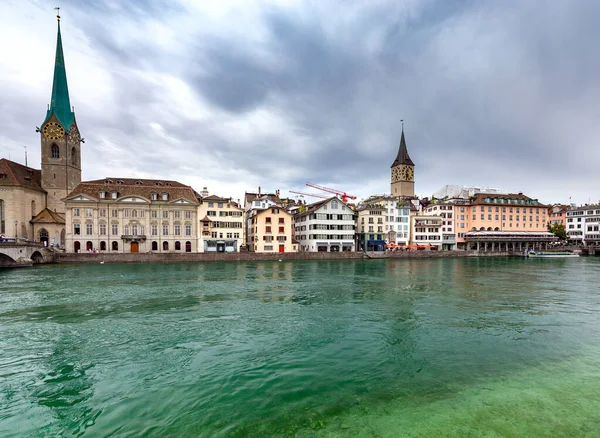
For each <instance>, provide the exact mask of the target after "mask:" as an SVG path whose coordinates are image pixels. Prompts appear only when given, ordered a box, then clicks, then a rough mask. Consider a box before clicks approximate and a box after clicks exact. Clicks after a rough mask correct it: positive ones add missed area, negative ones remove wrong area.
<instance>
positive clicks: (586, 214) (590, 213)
mask: <svg viewBox="0 0 600 438" xmlns="http://www.w3.org/2000/svg"><path fill="white" fill-rule="evenodd" d="M566 221H567V223H566V225H567V226H566V228H567V236H568V237H569V241H571V242H572V243H576V244H583V245H597V244H599V243H600V228H599V227H600V204H599V205H584V206H581V207H575V208H572V209H570V210H568V211H567V212H566Z"/></svg>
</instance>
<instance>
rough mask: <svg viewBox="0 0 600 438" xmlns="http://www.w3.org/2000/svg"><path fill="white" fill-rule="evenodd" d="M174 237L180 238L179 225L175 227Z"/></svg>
mask: <svg viewBox="0 0 600 438" xmlns="http://www.w3.org/2000/svg"><path fill="white" fill-rule="evenodd" d="M175 235H176V236H181V225H175Z"/></svg>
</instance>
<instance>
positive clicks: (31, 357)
mask: <svg viewBox="0 0 600 438" xmlns="http://www.w3.org/2000/svg"><path fill="white" fill-rule="evenodd" d="M598 274H600V263H599V261H598V259H593V258H589V259H583V258H582V259H577V260H575V259H563V260H524V259H510V258H480V259H479V258H474V259H448V260H441V259H438V260H418V259H410V260H402V259H395V260H368V261H359V260H353V261H319V262H310V261H298V262H288V261H286V262H256V263H209V264H193V263H187V264H158V265H142V264H131V265H99V264H98V265H71V266H40V267H36V268H33V269H28V270H19V271H17V270H14V271H13V270H5V271H0V351H1V352H2V353H1V355H0V383H1V384H2V391H1V392H0V435H1V436H29V435H51V436H56V435H80V436H81V435H92V436H107V435H110V434H113V435H114V436H127V435H131V434H135V435H144V436H168V435H174V436H215V435H222V436H268V435H281V436H289V435H294V434H297V435H298V436H313V435H315V434H323V435H324V436H338V435H365V436H370V435H374V436H398V435H399V434H402V435H404V436H436V435H440V436H467V435H469V434H478V433H479V432H481V431H482V430H485V431H488V432H489V431H490V430H491V431H492V432H493V433H492V434H496V435H500V436H507V435H508V436H510V435H519V434H520V435H529V436H539V435H552V432H553V431H555V432H556V431H560V433H564V436H577V435H578V434H579V435H581V436H585V434H586V433H587V432H586V431H588V432H589V431H591V430H600V429H598V428H596V429H594V427H595V426H597V425H598V422H599V414H598V413H596V409H593V408H592V404H593V405H594V406H596V404H597V402H598V396H597V395H595V394H600V391H596V392H594V390H598V389H600V383H598V382H600V379H598V377H599V376H598V375H597V371H596V370H597V369H598V365H600V353H599V352H598V350H597V348H596V347H595V346H596V339H597V336H598V334H599V331H600V330H599V328H600V327H599V323H598V319H597V318H596V314H597V312H598V310H600V290H599V288H598V286H597V278H598ZM559 399H561V400H564V401H565V402H564V403H561V402H560V400H559ZM568 403H573V405H572V406H571V405H569V404H568ZM528 416H531V417H532V418H533V417H535V416H538V417H540V418H545V419H546V420H545V423H544V424H541V425H540V424H538V423H539V422H533V423H532V424H534V425H535V426H531V425H530V424H529V423H527V422H525V421H523V418H528ZM576 422H578V423H577V424H576ZM557 423H560V424H557ZM560 433H558V435H560ZM554 436H557V435H556V434H554Z"/></svg>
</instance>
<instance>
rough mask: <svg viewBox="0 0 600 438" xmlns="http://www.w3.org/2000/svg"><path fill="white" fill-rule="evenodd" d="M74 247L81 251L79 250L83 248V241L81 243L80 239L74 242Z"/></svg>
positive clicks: (76, 250)
mask: <svg viewBox="0 0 600 438" xmlns="http://www.w3.org/2000/svg"><path fill="white" fill-rule="evenodd" d="M73 249H74V250H75V252H79V250H80V249H81V243H79V240H76V241H75V242H73Z"/></svg>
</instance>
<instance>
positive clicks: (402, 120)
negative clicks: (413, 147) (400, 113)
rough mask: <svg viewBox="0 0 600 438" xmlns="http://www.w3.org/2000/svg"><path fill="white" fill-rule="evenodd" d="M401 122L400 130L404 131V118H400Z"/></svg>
mask: <svg viewBox="0 0 600 438" xmlns="http://www.w3.org/2000/svg"><path fill="white" fill-rule="evenodd" d="M400 121H401V122H402V132H404V119H401V120H400Z"/></svg>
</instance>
